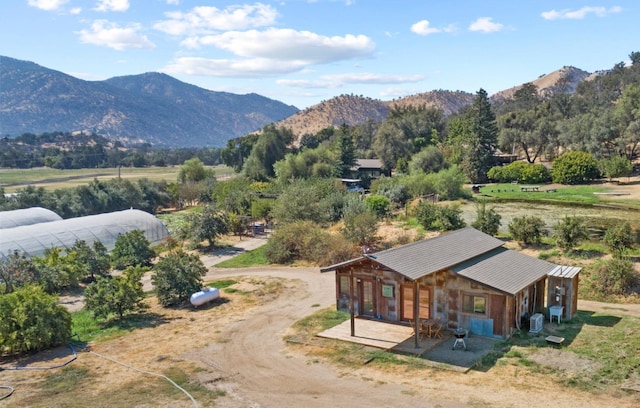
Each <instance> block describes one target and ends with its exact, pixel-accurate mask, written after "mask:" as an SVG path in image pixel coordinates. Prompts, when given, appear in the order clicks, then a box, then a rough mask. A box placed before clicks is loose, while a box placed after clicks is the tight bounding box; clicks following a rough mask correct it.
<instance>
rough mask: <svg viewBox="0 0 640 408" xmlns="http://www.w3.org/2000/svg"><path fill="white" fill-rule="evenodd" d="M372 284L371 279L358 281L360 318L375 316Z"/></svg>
mask: <svg viewBox="0 0 640 408" xmlns="http://www.w3.org/2000/svg"><path fill="white" fill-rule="evenodd" d="M373 283H374V282H373V279H362V278H361V279H358V302H359V304H358V306H359V307H358V311H359V313H358V314H360V315H361V316H370V317H373V316H375V314H376V308H375V299H374V297H373V293H374V292H373V286H374V285H373Z"/></svg>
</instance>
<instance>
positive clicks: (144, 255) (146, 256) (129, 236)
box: [111, 230, 155, 269]
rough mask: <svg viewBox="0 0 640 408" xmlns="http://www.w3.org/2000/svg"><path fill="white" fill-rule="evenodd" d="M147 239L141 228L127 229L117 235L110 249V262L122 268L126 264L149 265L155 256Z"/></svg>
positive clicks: (115, 266) (117, 267)
mask: <svg viewBox="0 0 640 408" xmlns="http://www.w3.org/2000/svg"><path fill="white" fill-rule="evenodd" d="M150 245H151V244H150V243H149V240H148V239H147V238H146V237H145V236H144V233H143V232H142V231H141V230H133V231H129V232H127V233H126V234H120V235H118V238H117V239H116V243H115V247H114V248H113V251H111V262H112V264H113V267H114V268H116V269H124V268H126V267H127V266H135V265H141V266H151V260H152V259H153V257H154V256H155V254H154V253H153V250H152V249H151V247H150Z"/></svg>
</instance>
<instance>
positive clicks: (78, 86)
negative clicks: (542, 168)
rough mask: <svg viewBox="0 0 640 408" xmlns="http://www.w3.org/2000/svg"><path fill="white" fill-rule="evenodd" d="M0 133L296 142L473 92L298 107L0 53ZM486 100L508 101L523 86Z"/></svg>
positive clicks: (573, 82) (452, 106) (556, 83)
mask: <svg viewBox="0 0 640 408" xmlns="http://www.w3.org/2000/svg"><path fill="white" fill-rule="evenodd" d="M594 75H597V74H590V73H588V72H586V71H583V70H580V69H578V68H574V67H563V68H561V69H559V70H556V71H553V72H551V73H549V74H546V75H541V76H540V77H539V78H537V79H534V80H532V81H530V82H531V83H533V84H534V85H536V86H537V87H538V89H539V92H540V93H541V94H545V93H548V92H553V91H555V90H557V89H561V90H562V91H563V92H569V93H571V92H574V91H575V88H576V86H577V84H578V83H580V82H581V81H584V80H589V79H590V78H592V77H593V76H594ZM0 84H1V87H0V135H2V136H5V135H6V136H10V137H11V136H17V135H20V134H23V133H35V134H37V133H43V132H54V131H64V132H73V131H87V132H94V133H97V134H100V135H103V136H106V137H108V138H111V139H118V140H121V141H123V142H131V143H135V142H138V143H140V142H146V143H151V144H152V145H154V146H159V147H172V146H182V147H203V146H211V147H224V146H225V145H226V143H227V141H228V140H229V139H233V138H236V137H239V136H244V135H246V134H249V133H252V132H255V131H258V130H260V129H261V128H262V127H263V126H264V125H266V124H269V123H275V124H276V125H277V126H285V127H288V128H290V129H291V130H292V131H293V133H294V134H296V135H297V136H298V137H300V136H301V135H303V134H305V133H311V134H314V133H317V132H318V131H319V130H321V129H323V128H325V127H328V126H340V125H342V124H347V125H357V124H362V123H365V122H367V121H374V122H380V121H382V120H384V119H385V118H386V116H387V113H388V112H389V110H390V109H392V108H394V107H401V106H407V105H425V106H427V107H434V108H438V109H442V111H443V113H444V114H445V115H450V114H452V113H456V112H458V111H459V110H460V109H462V108H464V107H465V106H468V105H470V104H471V103H472V101H473V98H474V95H473V94H471V93H468V92H462V91H446V90H436V91H431V92H424V93H419V94H414V95H410V96H406V97H403V98H398V99H394V100H391V101H381V100H378V99H372V98H368V97H363V96H356V95H340V96H336V97H334V98H331V99H329V100H326V101H322V102H320V103H318V104H316V105H313V106H311V107H308V108H306V109H304V110H299V109H297V108H296V107H295V106H291V105H286V104H284V103H282V102H279V101H276V100H273V99H269V98H266V97H264V96H260V95H257V94H255V93H251V94H246V95H238V94H233V93H227V92H216V91H210V90H206V89H203V88H200V87H197V86H195V85H190V84H188V83H185V82H182V81H179V80H177V79H175V78H173V77H171V76H169V75H166V74H161V73H144V74H140V75H130V76H121V77H114V78H110V79H107V80H104V81H85V80H81V79H78V78H75V77H72V76H70V75H67V74H64V73H62V72H59V71H55V70H51V69H48V68H45V67H42V66H40V65H38V64H36V63H33V62H29V61H21V60H17V59H13V58H9V57H4V56H0ZM520 86H521V85H519V86H515V87H513V88H509V89H506V90H503V91H501V92H497V93H495V94H493V95H491V98H492V99H493V100H496V99H508V98H510V97H512V96H513V93H514V92H515V91H516V90H517V89H518V88H519V87H520Z"/></svg>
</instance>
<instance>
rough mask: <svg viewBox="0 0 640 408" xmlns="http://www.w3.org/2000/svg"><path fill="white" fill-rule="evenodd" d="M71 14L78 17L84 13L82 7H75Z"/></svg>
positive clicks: (70, 11)
mask: <svg viewBox="0 0 640 408" xmlns="http://www.w3.org/2000/svg"><path fill="white" fill-rule="evenodd" d="M69 13H71V14H75V15H77V14H80V13H82V9H81V8H80V7H74V8H72V9H71V10H69Z"/></svg>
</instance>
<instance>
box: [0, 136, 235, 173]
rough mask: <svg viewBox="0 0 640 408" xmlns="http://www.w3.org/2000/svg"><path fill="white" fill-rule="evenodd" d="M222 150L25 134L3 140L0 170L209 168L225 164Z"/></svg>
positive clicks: (84, 137) (90, 137)
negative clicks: (193, 162)
mask: <svg viewBox="0 0 640 408" xmlns="http://www.w3.org/2000/svg"><path fill="white" fill-rule="evenodd" d="M221 152H222V149H220V148H208V147H207V148H170V149H162V148H157V147H153V146H152V145H150V144H148V143H130V144H126V145H125V144H124V143H123V142H121V141H119V140H111V139H107V138H105V137H103V136H100V135H97V134H95V133H84V132H79V133H69V132H45V133H41V134H33V133H24V134H22V135H19V136H16V137H15V138H9V137H4V138H2V139H0V167H3V168H19V169H28V168H34V167H45V166H46V167H51V168H54V169H59V170H67V169H82V168H113V167H119V166H123V167H149V166H159V167H164V166H177V165H181V164H182V163H184V161H185V160H188V159H190V158H193V157H197V158H199V159H200V160H201V161H202V162H203V163H205V164H206V165H208V166H215V165H218V164H221V163H222V158H221Z"/></svg>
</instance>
